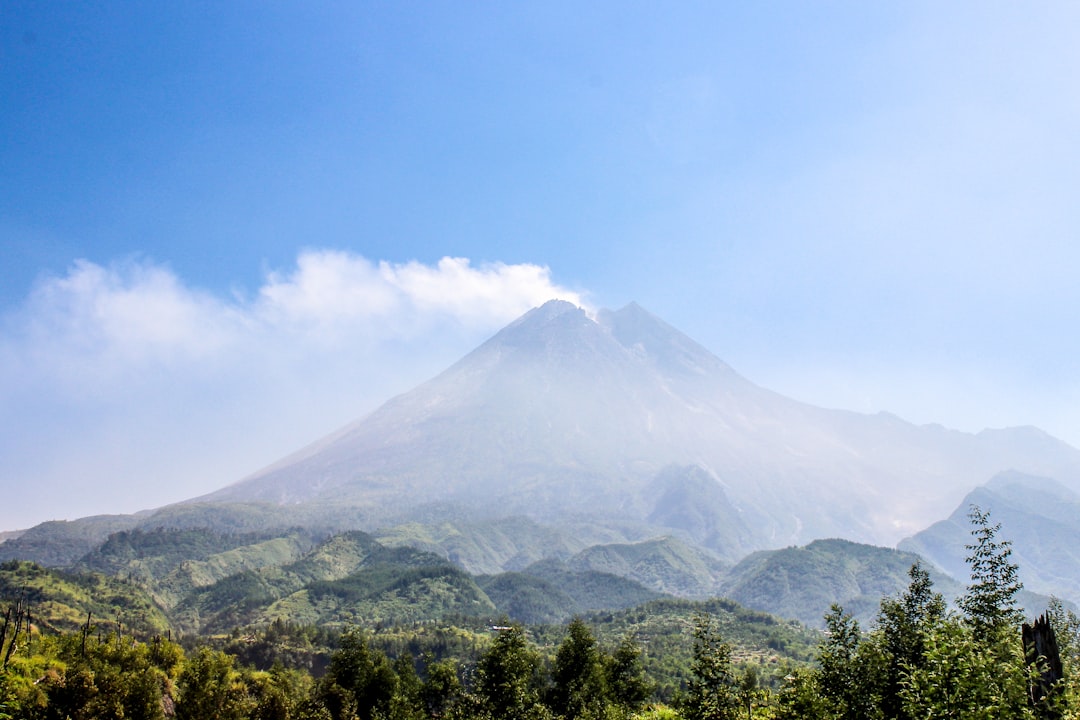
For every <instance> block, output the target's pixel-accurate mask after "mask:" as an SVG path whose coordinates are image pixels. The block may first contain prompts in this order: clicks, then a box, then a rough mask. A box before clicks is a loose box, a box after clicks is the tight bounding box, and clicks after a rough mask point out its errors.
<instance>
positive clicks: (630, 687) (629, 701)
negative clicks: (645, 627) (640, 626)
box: [606, 635, 653, 713]
mask: <svg viewBox="0 0 1080 720" xmlns="http://www.w3.org/2000/svg"><path fill="white" fill-rule="evenodd" d="M606 671H607V686H608V692H609V694H610V697H611V702H612V703H613V704H614V705H615V706H616V707H618V708H620V709H622V710H623V711H625V712H626V713H634V712H637V711H639V710H640V709H641V708H642V707H643V706H644V705H645V702H646V701H647V700H648V699H649V698H650V697H652V694H653V686H652V684H651V683H650V682H649V680H648V678H647V677H646V676H645V668H644V667H643V666H642V664H641V647H640V646H639V645H638V644H637V642H636V641H635V640H634V637H633V635H627V636H626V637H624V638H623V639H622V641H621V642H620V643H619V647H618V648H616V649H615V652H614V653H613V654H612V655H611V657H610V658H609V659H608V660H607V663H606Z"/></svg>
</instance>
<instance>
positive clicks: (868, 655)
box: [818, 604, 884, 720]
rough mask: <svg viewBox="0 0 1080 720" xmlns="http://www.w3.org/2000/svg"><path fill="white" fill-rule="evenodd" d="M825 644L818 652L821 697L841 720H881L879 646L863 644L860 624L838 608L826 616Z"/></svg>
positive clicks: (880, 659)
mask: <svg viewBox="0 0 1080 720" xmlns="http://www.w3.org/2000/svg"><path fill="white" fill-rule="evenodd" d="M825 628H826V629H825V641H824V642H822V644H821V648H820V649H819V650H818V665H819V672H818V684H819V687H820V690H821V695H822V697H823V698H825V700H826V701H828V703H829V704H830V706H831V713H832V715H833V717H836V718H839V719H840V720H870V719H871V718H876V717H881V693H880V689H879V685H880V682H881V676H882V669H883V665H884V662H883V658H882V656H881V653H880V648H878V646H877V644H876V643H871V642H863V641H862V634H861V632H860V631H859V623H858V621H857V620H855V618H853V617H852V616H851V615H850V614H848V613H845V612H844V609H843V608H842V607H840V606H839V605H836V604H833V606H832V608H831V609H830V610H829V612H828V613H827V614H826V615H825Z"/></svg>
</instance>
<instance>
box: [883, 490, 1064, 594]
mask: <svg viewBox="0 0 1080 720" xmlns="http://www.w3.org/2000/svg"><path fill="white" fill-rule="evenodd" d="M972 505H977V506H978V507H979V508H981V509H982V510H984V511H989V512H990V514H991V522H993V523H1000V524H1001V531H1000V538H1001V539H1003V540H1007V541H1009V542H1011V543H1012V558H1011V559H1012V561H1013V562H1015V563H1017V565H1019V568H1020V572H1019V574H1020V579H1021V581H1023V583H1024V588H1025V589H1026V590H1029V591H1033V592H1036V593H1042V594H1045V595H1055V596H1057V597H1059V598H1063V599H1067V600H1070V601H1072V602H1074V603H1080V495H1077V494H1076V493H1074V492H1073V491H1071V490H1069V489H1068V488H1066V487H1065V486H1064V485H1062V484H1061V483H1059V482H1056V481H1055V480H1053V479H1051V478H1047V477H1038V476H1034V475H1028V474H1025V473H1021V472H1017V471H1009V472H1003V473H1000V474H998V475H996V476H995V477H993V478H992V479H991V480H990V481H989V482H987V483H986V484H985V485H982V486H980V487H978V488H975V489H974V490H973V491H972V492H970V493H969V494H968V495H967V496H965V497H964V499H963V501H962V502H960V504H959V505H958V506H957V507H956V509H955V510H954V511H953V513H952V514H951V515H950V516H949V517H948V518H946V519H945V520H941V521H939V522H936V523H934V524H933V525H931V526H930V527H928V528H927V529H926V530H923V531H922V532H919V533H917V534H915V535H913V536H912V537H910V538H906V539H904V540H903V541H901V543H900V545H899V547H901V548H903V549H905V550H909V551H911V552H917V553H919V554H920V555H922V556H923V557H925V558H927V559H928V560H930V561H931V562H933V563H935V564H937V565H938V566H939V567H941V568H942V569H943V570H945V571H946V572H948V573H950V574H952V575H953V576H955V577H964V575H966V573H967V568H966V565H965V562H964V558H965V557H966V556H967V555H968V554H969V553H968V551H967V549H966V547H965V546H966V545H967V544H969V543H970V542H971V541H972V540H971V533H970V527H971V526H970V523H969V522H968V513H969V512H970V509H971V506H972Z"/></svg>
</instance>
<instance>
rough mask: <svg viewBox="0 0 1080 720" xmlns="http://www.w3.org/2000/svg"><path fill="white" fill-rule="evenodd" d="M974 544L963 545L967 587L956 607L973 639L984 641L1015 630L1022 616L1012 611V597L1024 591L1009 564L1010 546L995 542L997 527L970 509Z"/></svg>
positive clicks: (974, 508)
mask: <svg viewBox="0 0 1080 720" xmlns="http://www.w3.org/2000/svg"><path fill="white" fill-rule="evenodd" d="M968 518H969V519H970V520H971V525H972V528H971V535H972V537H973V538H974V541H973V542H972V543H971V544H970V545H966V546H965V547H966V548H967V550H968V552H969V553H970V554H969V555H968V556H967V558H966V560H967V564H968V567H969V568H970V570H971V584H970V585H968V588H967V592H965V593H964V594H963V595H962V596H961V597H960V599H959V600H958V601H957V604H958V605H959V606H960V609H961V610H962V611H963V613H964V619H965V620H966V621H967V623H968V625H969V626H970V627H971V629H972V631H973V633H974V635H975V638H976V639H977V640H981V641H988V640H990V639H991V637H992V636H993V635H994V634H995V633H996V632H998V631H1000V630H1002V629H1004V628H1009V627H1012V628H1015V627H1019V625H1020V623H1021V622H1022V621H1023V619H1024V617H1023V613H1021V612H1020V610H1019V609H1018V608H1017V607H1016V595H1017V593H1019V592H1020V590H1021V589H1022V588H1023V587H1024V585H1023V583H1021V582H1020V580H1019V578H1018V574H1019V571H1018V568H1017V566H1016V564H1015V563H1013V562H1012V561H1011V560H1010V556H1011V555H1012V543H1011V542H1009V541H1008V540H999V539H998V533H999V532H1000V531H1001V523H997V524H994V525H991V524H990V512H989V511H986V512H983V511H982V510H981V509H980V508H979V506H978V505H972V506H971V509H970V511H969V512H968Z"/></svg>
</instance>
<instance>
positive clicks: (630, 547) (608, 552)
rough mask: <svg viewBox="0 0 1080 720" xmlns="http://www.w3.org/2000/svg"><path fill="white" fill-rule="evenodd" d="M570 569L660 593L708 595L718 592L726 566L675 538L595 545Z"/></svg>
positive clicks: (571, 561) (577, 557)
mask: <svg viewBox="0 0 1080 720" xmlns="http://www.w3.org/2000/svg"><path fill="white" fill-rule="evenodd" d="M566 564H567V566H568V567H569V568H570V569H571V570H577V571H586V570H591V571H596V572H604V573H610V574H612V575H618V576H620V577H624V578H629V579H631V580H634V581H635V582H638V583H641V584H642V585H644V586H645V587H647V588H650V589H652V590H655V591H656V592H658V593H664V594H668V595H676V596H680V597H695V598H705V597H711V596H714V595H716V594H717V589H718V587H719V584H720V581H721V580H722V579H723V577H724V575H725V571H726V569H727V566H726V565H725V564H724V563H723V562H721V561H720V560H718V559H716V558H715V557H713V556H711V555H709V554H708V553H707V552H706V551H704V550H701V549H699V548H695V547H691V546H690V545H687V544H686V543H684V542H682V541H681V540H678V539H676V538H673V537H662V538H652V539H649V540H643V541H641V542H635V543H613V544H608V545H594V546H592V547H590V548H587V549H585V550H583V551H581V552H580V553H578V554H577V555H575V556H574V557H572V558H570V559H569V560H567V563H566Z"/></svg>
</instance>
